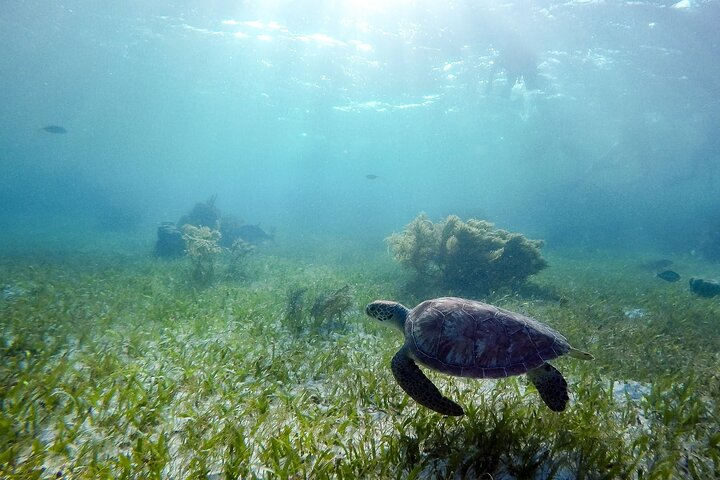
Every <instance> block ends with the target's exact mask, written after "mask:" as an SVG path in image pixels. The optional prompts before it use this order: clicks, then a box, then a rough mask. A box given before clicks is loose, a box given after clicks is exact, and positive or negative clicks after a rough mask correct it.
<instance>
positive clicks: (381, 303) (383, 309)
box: [365, 300, 409, 331]
mask: <svg viewBox="0 0 720 480" xmlns="http://www.w3.org/2000/svg"><path fill="white" fill-rule="evenodd" d="M408 311H409V310H408V309H407V308H406V307H405V306H404V305H401V304H399V303H397V302H390V301H388V300H375V301H374V302H372V303H369V304H368V306H367V307H365V313H367V314H368V316H370V317H373V318H374V319H376V320H378V321H380V322H383V323H388V324H390V325H392V326H394V327H396V328H399V329H400V330H401V331H404V330H405V319H406V318H407V315H408Z"/></svg>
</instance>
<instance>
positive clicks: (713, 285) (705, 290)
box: [690, 278, 720, 298]
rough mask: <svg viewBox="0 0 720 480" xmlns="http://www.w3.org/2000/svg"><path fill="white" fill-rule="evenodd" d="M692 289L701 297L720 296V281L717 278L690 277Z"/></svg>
mask: <svg viewBox="0 0 720 480" xmlns="http://www.w3.org/2000/svg"><path fill="white" fill-rule="evenodd" d="M690 291H691V292H693V293H694V294H695V295H697V296H699V297H705V298H712V297H717V296H720V283H718V282H717V281H716V280H703V279H702V278H691V279H690Z"/></svg>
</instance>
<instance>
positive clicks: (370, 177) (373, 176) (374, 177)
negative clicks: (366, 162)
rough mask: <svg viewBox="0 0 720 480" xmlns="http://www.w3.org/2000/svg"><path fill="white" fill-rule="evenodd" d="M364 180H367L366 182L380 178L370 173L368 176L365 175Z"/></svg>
mask: <svg viewBox="0 0 720 480" xmlns="http://www.w3.org/2000/svg"><path fill="white" fill-rule="evenodd" d="M365 178H367V179H368V180H375V179H377V178H380V177H379V176H377V175H373V174H372V173H369V174H367V175H365Z"/></svg>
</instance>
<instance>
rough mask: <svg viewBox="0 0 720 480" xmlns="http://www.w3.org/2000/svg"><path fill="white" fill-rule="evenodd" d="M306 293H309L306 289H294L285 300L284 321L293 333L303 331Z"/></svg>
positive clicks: (289, 291)
mask: <svg viewBox="0 0 720 480" xmlns="http://www.w3.org/2000/svg"><path fill="white" fill-rule="evenodd" d="M305 292H307V288H306V287H293V288H291V289H290V290H288V293H287V297H286V299H285V310H284V316H283V319H284V323H285V326H286V327H288V329H289V330H290V331H292V332H293V333H300V332H301V331H302V329H303V319H304V313H303V310H304V309H305Z"/></svg>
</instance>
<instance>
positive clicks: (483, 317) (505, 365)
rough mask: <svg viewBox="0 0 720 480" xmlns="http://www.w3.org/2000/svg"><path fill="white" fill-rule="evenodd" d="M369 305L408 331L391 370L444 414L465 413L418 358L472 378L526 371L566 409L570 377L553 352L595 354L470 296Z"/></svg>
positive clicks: (549, 401) (546, 396)
mask: <svg viewBox="0 0 720 480" xmlns="http://www.w3.org/2000/svg"><path fill="white" fill-rule="evenodd" d="M365 312H366V313H367V314H368V315H369V316H371V317H373V318H376V319H377V320H379V321H381V322H389V323H390V324H391V325H393V326H395V327H397V328H399V329H400V330H402V331H403V332H404V334H405V344H404V345H403V346H402V348H401V349H400V350H399V351H398V352H397V353H396V354H395V356H394V357H393V359H392V372H393V376H394V377H395V380H397V382H398V383H399V384H400V386H401V387H402V389H403V390H405V392H406V393H407V394H408V395H410V397H412V398H413V399H414V400H415V401H416V402H418V403H419V404H421V405H423V406H425V407H427V408H430V409H431V410H435V411H436V412H438V413H442V414H443V415H458V416H459V415H463V413H464V412H463V409H462V407H460V405H458V404H457V403H455V402H453V401H452V400H450V399H449V398H447V397H444V396H443V395H442V394H441V393H440V391H439V390H438V389H437V387H436V386H435V385H433V383H432V382H431V381H430V380H429V379H428V378H427V377H426V376H425V375H424V374H423V372H422V371H421V370H420V368H418V366H417V365H416V364H415V362H418V363H420V364H422V365H425V366H426V367H429V368H432V369H433V370H436V371H438V372H441V373H448V374H450V375H456V376H459V377H470V378H501V377H509V376H511V375H522V374H524V373H526V374H527V375H528V377H529V378H530V381H531V382H532V383H533V384H534V385H535V387H536V388H537V390H538V392H539V393H540V397H541V398H542V399H543V401H544V402H545V404H546V405H547V406H548V407H550V409H551V410H554V411H556V412H560V411H563V410H564V409H565V406H566V405H567V402H568V393H567V382H566V381H565V379H564V378H563V376H562V374H561V373H560V372H559V371H558V370H557V369H556V368H555V367H553V366H552V365H550V364H549V363H547V361H548V360H552V359H553V358H556V357H559V356H561V355H565V354H568V355H570V356H571V357H575V358H579V359H583V360H591V359H592V358H593V356H592V355H590V354H589V353H586V352H583V351H581V350H578V349H576V348H573V347H571V346H570V344H569V343H568V342H567V340H566V339H565V337H563V336H562V335H560V334H559V333H558V332H556V331H555V330H553V329H552V328H550V327H548V326H547V325H544V324H542V323H540V322H538V321H537V320H534V319H532V318H530V317H526V316H525V315H521V314H519V313H513V312H510V311H508V310H503V309H502V308H498V307H495V306H493V305H488V304H487V303H481V302H476V301H474V300H466V299H464V298H456V297H443V298H436V299H434V300H426V301H424V302H422V303H421V304H419V305H418V306H417V307H415V308H413V309H412V310H410V309H408V308H407V307H405V306H403V305H401V304H399V303H397V302H391V301H387V300H377V301H375V302H372V303H370V304H369V305H368V306H367V307H366V308H365Z"/></svg>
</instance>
